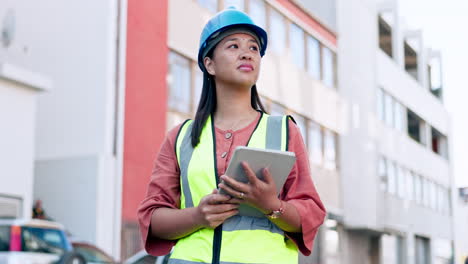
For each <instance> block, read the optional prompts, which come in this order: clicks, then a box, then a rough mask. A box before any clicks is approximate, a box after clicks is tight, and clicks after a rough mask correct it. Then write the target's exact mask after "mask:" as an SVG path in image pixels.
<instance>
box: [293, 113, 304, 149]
mask: <svg viewBox="0 0 468 264" xmlns="http://www.w3.org/2000/svg"><path fill="white" fill-rule="evenodd" d="M294 120H296V125H297V126H298V127H299V130H300V131H301V136H302V139H303V140H304V144H306V145H307V120H306V119H305V117H303V116H301V115H294Z"/></svg>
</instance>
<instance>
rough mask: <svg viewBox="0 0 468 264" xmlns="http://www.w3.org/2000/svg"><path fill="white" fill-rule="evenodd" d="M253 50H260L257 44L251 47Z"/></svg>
mask: <svg viewBox="0 0 468 264" xmlns="http://www.w3.org/2000/svg"><path fill="white" fill-rule="evenodd" d="M250 48H251V49H252V50H255V51H258V47H257V46H252V47H250Z"/></svg>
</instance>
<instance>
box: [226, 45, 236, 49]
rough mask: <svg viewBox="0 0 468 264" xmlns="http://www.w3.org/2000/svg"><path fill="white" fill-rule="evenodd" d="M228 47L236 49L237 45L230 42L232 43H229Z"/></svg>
mask: <svg viewBox="0 0 468 264" xmlns="http://www.w3.org/2000/svg"><path fill="white" fill-rule="evenodd" d="M228 48H236V49H237V48H238V46H237V44H232V45H229V47H228Z"/></svg>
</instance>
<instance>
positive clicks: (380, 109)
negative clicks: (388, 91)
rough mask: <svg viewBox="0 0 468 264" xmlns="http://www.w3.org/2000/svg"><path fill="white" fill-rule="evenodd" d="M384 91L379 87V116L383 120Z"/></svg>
mask: <svg viewBox="0 0 468 264" xmlns="http://www.w3.org/2000/svg"><path fill="white" fill-rule="evenodd" d="M384 98H385V96H384V91H383V90H382V89H381V88H377V116H378V117H379V119H380V120H381V121H385V106H384Z"/></svg>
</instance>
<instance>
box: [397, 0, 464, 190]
mask: <svg viewBox="0 0 468 264" xmlns="http://www.w3.org/2000/svg"><path fill="white" fill-rule="evenodd" d="M398 4H399V6H400V7H399V9H400V15H401V17H403V21H404V23H405V24H406V28H408V29H409V30H412V29H421V30H422V31H423V39H424V43H425V46H426V47H430V48H432V49H435V50H440V52H441V56H442V69H443V76H442V78H443V84H444V91H443V92H444V104H445V106H446V108H447V110H448V112H449V114H450V116H451V135H450V137H451V140H450V139H449V140H450V141H451V142H450V144H451V146H450V148H451V149H450V150H449V151H450V155H451V156H450V161H451V162H452V168H453V175H454V178H455V185H456V186H457V187H464V186H468V116H467V114H468V78H467V77H468V67H467V63H468V0H444V1H440V0H399V1H398Z"/></svg>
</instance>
